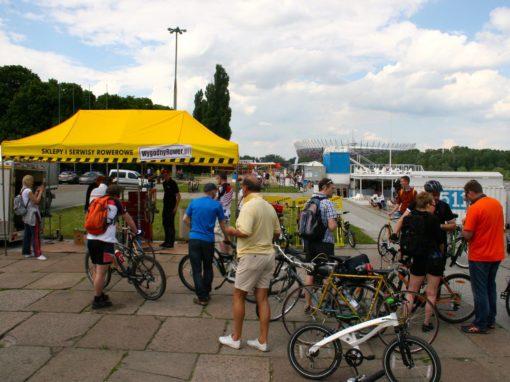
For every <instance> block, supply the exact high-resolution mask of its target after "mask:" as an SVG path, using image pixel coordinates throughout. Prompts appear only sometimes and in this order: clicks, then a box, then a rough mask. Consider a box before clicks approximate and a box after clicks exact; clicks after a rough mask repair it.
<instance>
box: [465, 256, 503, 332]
mask: <svg viewBox="0 0 510 382" xmlns="http://www.w3.org/2000/svg"><path fill="white" fill-rule="evenodd" d="M499 263H500V262H499V261H494V262H483V261H470V262H469V274H470V275H471V288H472V290H473V298H474V301H475V319H474V321H473V324H474V325H475V326H476V327H478V328H479V329H482V330H486V329H487V327H488V326H489V325H494V323H495V322H496V298H497V296H496V273H497V272H498V267H499Z"/></svg>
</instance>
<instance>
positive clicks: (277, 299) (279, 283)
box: [255, 275, 296, 321]
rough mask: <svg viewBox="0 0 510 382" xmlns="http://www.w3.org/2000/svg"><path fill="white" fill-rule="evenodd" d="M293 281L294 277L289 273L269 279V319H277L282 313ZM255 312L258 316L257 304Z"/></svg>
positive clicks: (294, 280)
mask: <svg viewBox="0 0 510 382" xmlns="http://www.w3.org/2000/svg"><path fill="white" fill-rule="evenodd" d="M295 282H296V279H295V278H294V277H291V276H289V275H285V276H283V277H279V278H276V279H273V280H271V285H270V286H269V293H268V301H269V307H270V308H271V318H270V321H277V320H279V319H280V317H281V316H282V315H283V312H282V308H283V304H284V302H285V299H286V298H287V295H288V294H289V292H290V291H291V288H292V286H293V285H294V283H295ZM255 313H257V317H259V306H258V305H256V306H255Z"/></svg>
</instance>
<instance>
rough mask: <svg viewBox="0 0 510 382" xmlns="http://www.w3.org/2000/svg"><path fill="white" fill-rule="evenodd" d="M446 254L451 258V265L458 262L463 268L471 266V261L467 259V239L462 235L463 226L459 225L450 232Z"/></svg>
mask: <svg viewBox="0 0 510 382" xmlns="http://www.w3.org/2000/svg"><path fill="white" fill-rule="evenodd" d="M446 256H447V257H448V258H450V259H451V261H450V267H453V264H456V265H457V266H458V267H460V268H462V269H468V268H469V261H468V259H467V241H466V240H465V239H464V237H463V236H462V227H461V226H457V227H456V228H455V231H452V232H449V233H448V247H447V249H446Z"/></svg>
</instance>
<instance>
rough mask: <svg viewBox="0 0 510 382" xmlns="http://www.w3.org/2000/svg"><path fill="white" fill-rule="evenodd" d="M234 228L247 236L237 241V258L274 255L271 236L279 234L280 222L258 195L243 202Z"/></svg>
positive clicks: (252, 195)
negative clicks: (251, 255) (248, 255)
mask: <svg viewBox="0 0 510 382" xmlns="http://www.w3.org/2000/svg"><path fill="white" fill-rule="evenodd" d="M236 228H237V229H238V230H239V231H241V232H243V233H245V234H247V235H249V236H248V237H245V238H242V237H240V238H238V239H237V256H238V257H241V256H243V255H245V254H262V255H266V254H267V255H270V254H273V253H274V248H273V236H274V235H275V234H278V233H280V222H279V220H278V216H277V215H276V211H275V210H274V208H273V206H272V205H271V204H269V203H268V202H266V201H265V200H264V199H262V197H261V196H260V194H258V193H252V194H249V195H248V196H246V197H245V198H244V200H243V207H242V208H241V212H240V213H239V217H238V218H237V221H236Z"/></svg>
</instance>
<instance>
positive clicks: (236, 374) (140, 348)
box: [0, 247, 510, 382]
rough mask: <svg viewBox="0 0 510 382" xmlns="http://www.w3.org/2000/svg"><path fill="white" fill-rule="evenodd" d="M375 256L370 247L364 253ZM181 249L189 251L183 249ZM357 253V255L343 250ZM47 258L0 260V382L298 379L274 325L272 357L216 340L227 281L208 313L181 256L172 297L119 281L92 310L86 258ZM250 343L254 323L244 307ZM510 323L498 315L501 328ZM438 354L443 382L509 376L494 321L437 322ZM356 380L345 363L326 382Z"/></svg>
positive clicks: (173, 261)
mask: <svg viewBox="0 0 510 382" xmlns="http://www.w3.org/2000/svg"><path fill="white" fill-rule="evenodd" d="M362 251H363V252H368V254H369V255H370V257H371V258H372V259H374V261H375V258H376V257H377V255H376V254H375V249H374V248H366V247H365V248H364V249H363V250H362ZM177 252H181V253H183V252H185V247H181V248H180V250H178V251H177ZM340 252H341V253H342V254H357V253H359V250H342V251H340ZM48 257H49V260H48V261H45V262H44V261H37V260H25V259H22V258H21V256H20V255H19V250H11V251H10V253H9V256H7V257H1V258H0V381H2V382H18V381H135V380H136V381H140V380H144V381H207V382H214V381H236V382H238V381H299V380H301V379H300V378H299V377H298V375H297V374H296V373H295V372H294V370H293V369H292V368H291V366H290V364H289V361H288V359H287V353H286V346H287V342H288V338H289V337H288V336H287V334H286V333H285V331H284V329H283V327H282V324H281V322H274V323H272V324H271V332H270V345H271V352H269V353H258V352H256V351H254V350H251V349H249V348H247V347H246V346H244V347H243V348H242V349H241V350H238V351H235V350H232V349H230V348H225V347H223V346H221V345H220V344H219V343H218V342H217V338H218V336H220V335H222V334H224V333H228V332H229V331H230V328H231V325H232V321H231V311H230V309H231V293H232V287H231V285H224V286H223V287H222V288H221V289H220V290H218V291H215V292H214V294H213V297H212V300H211V303H210V305H209V306H207V307H206V308H202V307H199V306H197V305H194V304H193V302H192V298H193V294H192V293H191V292H190V291H188V290H187V289H185V288H184V287H183V286H182V284H181V282H180V280H179V278H178V276H177V267H178V261H179V260H180V258H181V257H182V255H178V254H176V255H158V259H159V260H160V261H161V263H162V265H163V267H164V269H165V271H166V274H167V277H168V279H167V281H168V285H167V291H166V293H165V295H164V296H163V297H162V298H161V299H160V300H158V301H144V300H143V299H142V298H141V297H139V296H138V294H137V293H136V292H135V291H134V288H133V287H132V285H129V284H128V283H127V282H125V280H120V279H119V278H118V277H116V276H114V278H113V280H112V283H111V285H110V286H109V287H108V294H109V295H110V296H111V299H112V301H113V302H114V306H113V307H112V308H109V309H107V310H104V311H100V312H96V311H92V310H91V308H90V303H91V299H92V292H91V286H90V284H89V282H88V280H87V279H86V278H85V275H84V273H83V268H82V267H83V254H78V253H48ZM246 316H247V320H246V324H245V336H244V338H245V339H246V338H250V337H254V336H255V335H256V332H257V327H258V323H257V321H256V315H255V311H254V306H253V305H249V304H248V305H247V309H246ZM503 320H506V321H508V320H509V318H508V317H501V319H500V320H498V323H499V324H501V323H502V321H503ZM433 346H434V348H435V349H436V351H437V352H438V354H439V355H440V357H441V360H442V368H443V379H442V380H443V381H459V380H462V381H463V382H469V381H502V380H506V379H507V378H508V375H510V332H509V331H507V330H506V329H504V328H502V327H501V326H499V325H498V327H497V328H496V329H495V330H494V331H492V332H491V333H490V334H488V335H478V336H474V335H471V336H469V335H465V334H463V333H462V332H461V331H460V330H459V325H448V324H445V323H441V326H440V332H439V336H438V339H437V340H436V342H435V343H434V345H433ZM365 351H366V352H367V353H370V352H373V354H375V355H376V357H377V359H376V360H374V361H366V362H365V363H364V364H363V365H362V366H361V368H360V370H361V371H362V372H367V373H369V372H371V371H374V370H376V369H378V368H379V367H380V362H381V360H380V358H381V355H382V351H383V346H382V344H381V343H380V341H379V340H378V339H377V338H375V339H373V340H371V341H370V343H369V345H368V347H367V348H366V349H365ZM350 376H352V372H351V370H350V369H349V368H348V367H346V364H345V361H344V362H342V367H341V368H340V369H339V370H338V371H337V372H336V373H335V374H334V375H333V376H332V377H331V378H330V380H335V381H344V380H346V379H347V378H348V377H350Z"/></svg>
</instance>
